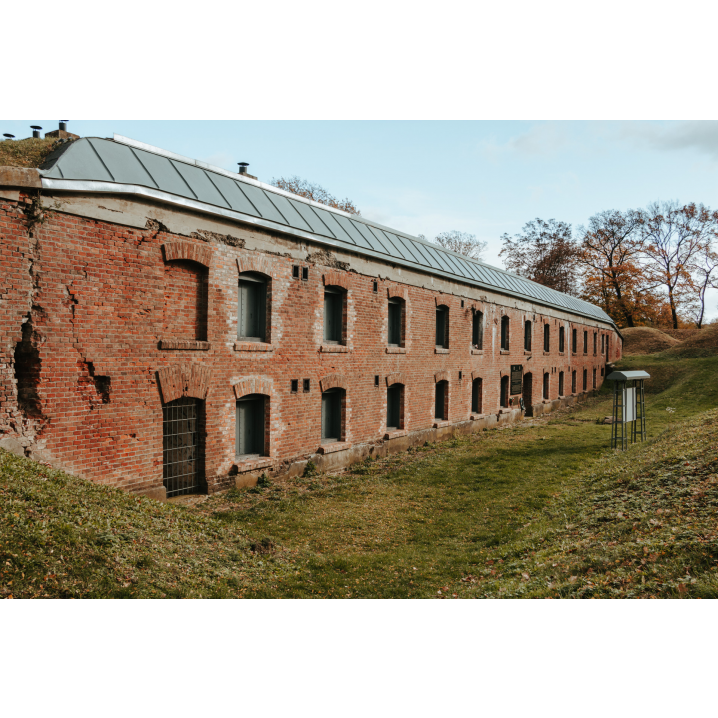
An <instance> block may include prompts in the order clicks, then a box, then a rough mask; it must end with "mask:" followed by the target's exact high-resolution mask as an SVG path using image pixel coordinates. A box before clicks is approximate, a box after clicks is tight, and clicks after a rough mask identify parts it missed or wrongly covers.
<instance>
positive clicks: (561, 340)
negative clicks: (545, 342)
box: [558, 327, 566, 353]
mask: <svg viewBox="0 0 718 718" xmlns="http://www.w3.org/2000/svg"><path fill="white" fill-rule="evenodd" d="M565 345H566V330H565V329H564V328H563V327H559V329H558V350H559V352H561V353H563V352H564V351H565Z"/></svg>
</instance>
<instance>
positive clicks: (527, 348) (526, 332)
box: [502, 319, 531, 352]
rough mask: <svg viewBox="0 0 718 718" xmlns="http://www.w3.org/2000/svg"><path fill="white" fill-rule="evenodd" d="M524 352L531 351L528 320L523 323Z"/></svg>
mask: <svg viewBox="0 0 718 718" xmlns="http://www.w3.org/2000/svg"><path fill="white" fill-rule="evenodd" d="M502 348H503V347H502ZM524 351H527V352H530V351H531V322H530V321H529V320H528V319H527V320H526V321H525V322H524Z"/></svg>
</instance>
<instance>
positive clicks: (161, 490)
mask: <svg viewBox="0 0 718 718" xmlns="http://www.w3.org/2000/svg"><path fill="white" fill-rule="evenodd" d="M134 493H136V494H137V495H138V496H146V497H147V498H148V499H155V501H167V489H166V488H165V487H164V486H153V487H152V488H151V489H143V490H142V491H135V492H134Z"/></svg>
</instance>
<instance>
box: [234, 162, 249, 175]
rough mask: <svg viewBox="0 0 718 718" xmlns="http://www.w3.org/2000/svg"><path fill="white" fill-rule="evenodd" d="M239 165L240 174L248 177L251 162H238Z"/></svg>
mask: <svg viewBox="0 0 718 718" xmlns="http://www.w3.org/2000/svg"><path fill="white" fill-rule="evenodd" d="M237 164H238V165H239V174H241V175H246V174H247V167H249V162H237Z"/></svg>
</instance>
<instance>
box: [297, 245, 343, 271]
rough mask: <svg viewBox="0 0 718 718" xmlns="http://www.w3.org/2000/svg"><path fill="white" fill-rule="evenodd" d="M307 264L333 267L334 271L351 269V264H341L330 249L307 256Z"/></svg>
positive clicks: (310, 253)
mask: <svg viewBox="0 0 718 718" xmlns="http://www.w3.org/2000/svg"><path fill="white" fill-rule="evenodd" d="M307 262H313V263H314V264H321V265H322V266H324V267H332V268H333V269H343V270H345V271H346V270H348V269H349V262H340V261H339V260H338V259H337V258H336V257H335V256H334V255H333V254H332V253H331V252H330V251H329V250H328V249H320V250H318V251H316V252H309V253H308V254H307Z"/></svg>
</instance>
